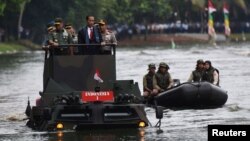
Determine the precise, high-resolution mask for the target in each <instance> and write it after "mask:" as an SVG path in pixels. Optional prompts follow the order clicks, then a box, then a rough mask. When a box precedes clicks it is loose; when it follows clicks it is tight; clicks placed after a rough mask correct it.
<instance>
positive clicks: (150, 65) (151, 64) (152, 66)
mask: <svg viewBox="0 0 250 141" xmlns="http://www.w3.org/2000/svg"><path fill="white" fill-rule="evenodd" d="M151 68H154V69H155V68H156V67H155V64H154V63H150V64H148V69H151Z"/></svg>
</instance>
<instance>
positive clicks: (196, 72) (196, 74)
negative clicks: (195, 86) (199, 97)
mask: <svg viewBox="0 0 250 141" xmlns="http://www.w3.org/2000/svg"><path fill="white" fill-rule="evenodd" d="M192 73H193V81H194V82H199V81H202V80H203V75H204V71H199V70H194V71H193V72H192Z"/></svg>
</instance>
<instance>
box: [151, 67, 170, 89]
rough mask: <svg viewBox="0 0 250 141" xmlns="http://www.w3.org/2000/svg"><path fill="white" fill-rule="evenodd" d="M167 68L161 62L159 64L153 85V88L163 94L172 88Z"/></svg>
mask: <svg viewBox="0 0 250 141" xmlns="http://www.w3.org/2000/svg"><path fill="white" fill-rule="evenodd" d="M168 70H169V66H168V65H167V64H166V63H164V62H161V63H160V64H159V68H158V71H157V73H156V74H155V77H154V79H155V80H154V81H156V85H154V88H155V89H157V90H158V91H159V92H164V91H166V90H167V89H169V88H171V87H172V86H173V84H174V83H173V79H172V77H171V75H170V73H169V72H168Z"/></svg>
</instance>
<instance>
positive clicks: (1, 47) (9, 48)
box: [0, 43, 26, 53]
mask: <svg viewBox="0 0 250 141" xmlns="http://www.w3.org/2000/svg"><path fill="white" fill-rule="evenodd" d="M25 49H26V48H25V47H24V46H22V45H19V44H16V43H0V52H1V53H11V52H15V51H22V50H25Z"/></svg>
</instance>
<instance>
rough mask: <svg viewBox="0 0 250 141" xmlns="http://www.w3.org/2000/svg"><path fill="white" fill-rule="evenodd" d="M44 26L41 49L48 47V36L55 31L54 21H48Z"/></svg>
mask: <svg viewBox="0 0 250 141" xmlns="http://www.w3.org/2000/svg"><path fill="white" fill-rule="evenodd" d="M46 27H47V28H46V35H45V37H44V41H43V45H42V49H44V50H48V48H49V39H48V36H49V35H50V34H52V33H53V32H54V31H55V26H54V23H52V22H50V23H48V24H47V26H46Z"/></svg>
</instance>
